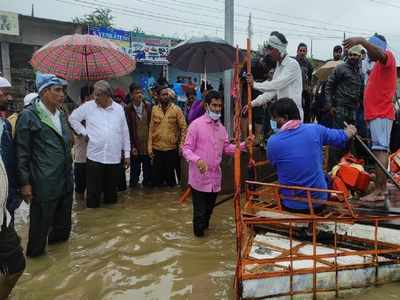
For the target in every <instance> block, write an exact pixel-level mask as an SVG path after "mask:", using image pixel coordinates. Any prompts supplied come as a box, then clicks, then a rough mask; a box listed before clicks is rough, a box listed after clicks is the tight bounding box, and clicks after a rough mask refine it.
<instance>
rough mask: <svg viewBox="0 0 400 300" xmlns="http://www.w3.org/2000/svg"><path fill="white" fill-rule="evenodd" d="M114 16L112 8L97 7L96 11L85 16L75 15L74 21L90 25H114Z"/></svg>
mask: <svg viewBox="0 0 400 300" xmlns="http://www.w3.org/2000/svg"><path fill="white" fill-rule="evenodd" d="M113 19H114V16H113V15H111V10H110V9H105V8H97V9H96V10H95V11H94V12H92V13H91V14H88V15H84V16H83V17H75V18H73V19H72V22H74V23H77V24H83V25H88V26H103V27H111V26H112V25H113V22H112V21H113Z"/></svg>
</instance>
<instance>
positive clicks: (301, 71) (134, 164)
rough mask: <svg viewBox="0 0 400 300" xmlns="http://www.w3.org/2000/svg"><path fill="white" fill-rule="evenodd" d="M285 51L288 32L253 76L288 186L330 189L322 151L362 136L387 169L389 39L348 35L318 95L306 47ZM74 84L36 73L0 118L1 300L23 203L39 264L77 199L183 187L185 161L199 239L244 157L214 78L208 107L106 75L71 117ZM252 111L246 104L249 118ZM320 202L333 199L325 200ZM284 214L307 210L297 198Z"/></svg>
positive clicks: (2, 103)
mask: <svg viewBox="0 0 400 300" xmlns="http://www.w3.org/2000/svg"><path fill="white" fill-rule="evenodd" d="M287 45H288V40H287V39H286V37H285V36H284V35H283V34H282V33H280V32H277V31H274V32H272V33H271V34H270V36H269V38H268V41H267V42H266V44H265V47H264V51H263V53H262V54H261V57H260V61H259V63H260V64H262V65H263V70H264V72H259V73H261V75H260V74H256V73H257V72H255V74H254V76H253V75H251V74H247V75H246V76H244V80H245V83H246V84H250V85H251V86H252V87H253V89H254V91H255V93H254V95H255V99H254V100H252V101H251V104H250V105H251V107H252V109H253V108H254V109H255V110H256V108H257V107H267V109H266V110H265V117H260V118H258V119H259V120H262V121H263V123H264V124H262V126H264V129H265V130H267V131H269V132H270V133H269V135H271V132H272V133H273V134H272V135H271V136H270V138H269V139H267V141H266V149H267V153H266V155H267V159H268V160H269V161H270V162H271V163H272V165H273V166H274V167H275V168H276V170H277V174H278V181H279V183H281V184H285V185H296V186H306V187H315V188H327V187H328V185H329V182H327V181H326V178H325V176H324V173H323V169H322V146H324V145H330V146H332V147H335V148H338V149H337V150H334V151H332V152H333V153H334V154H335V155H336V157H334V158H333V160H334V162H335V161H336V162H337V160H338V159H340V155H342V154H343V152H341V151H342V150H341V149H340V148H342V149H343V148H344V149H349V145H350V144H351V143H349V141H351V138H352V137H353V136H354V135H355V134H356V133H357V132H363V131H365V132H366V133H365V135H366V136H369V137H370V139H371V145H372V149H373V151H374V152H375V154H376V156H377V157H378V158H379V159H380V160H381V162H382V163H383V164H386V165H387V163H388V161H387V159H388V151H389V142H390V141H389V137H390V132H391V127H392V123H393V120H394V119H395V109H394V105H393V99H394V97H395V92H396V78H397V76H396V63H395V58H394V56H393V54H392V52H391V51H389V50H388V47H387V43H386V40H385V38H384V37H383V36H381V35H378V34H375V35H374V36H372V37H371V38H370V39H368V40H366V39H364V38H350V39H347V40H345V41H344V42H343V48H342V46H336V47H335V48H334V50H333V55H334V60H335V61H340V60H343V62H342V63H338V65H337V66H336V68H335V69H334V70H333V72H332V73H331V75H330V76H329V78H328V79H327V80H326V81H324V82H319V84H318V88H317V89H315V88H313V72H314V70H313V65H312V64H311V63H310V61H309V60H308V59H307V45H306V44H304V43H301V44H299V46H298V49H297V56H296V57H294V58H292V57H290V56H289V55H288V53H287ZM343 49H344V53H345V54H344V55H343V54H342V51H343ZM366 54H367V56H366ZM363 55H364V56H365V58H364V59H363ZM372 65H373V66H372ZM260 79H261V80H260ZM67 84H68V83H67V82H66V81H65V80H63V79H62V78H59V77H57V76H56V75H53V74H42V73H37V74H36V89H37V93H33V94H29V95H27V96H26V97H25V99H24V109H23V111H21V112H19V113H12V114H10V113H9V112H8V114H3V115H2V116H1V117H0V137H1V139H0V141H1V148H0V152H1V160H0V200H1V201H2V202H1V206H2V209H1V212H2V214H1V216H0V224H1V231H0V270H1V273H4V274H5V275H6V276H5V277H4V278H5V280H3V281H0V299H4V298H6V297H7V295H8V294H9V293H10V291H11V289H12V287H13V286H14V285H15V283H16V282H17V280H18V278H19V276H20V275H21V274H22V272H23V270H24V268H25V258H24V254H23V250H22V247H21V245H20V240H19V237H18V235H17V233H16V232H15V230H14V212H15V210H16V209H17V208H18V206H19V205H20V203H21V201H22V200H24V201H26V202H27V203H29V204H30V210H29V217H30V219H29V220H30V224H29V234H28V244H27V248H26V256H28V257H31V258H33V257H38V256H41V255H43V254H45V253H46V248H47V246H48V245H51V244H55V243H59V242H63V241H66V240H68V239H69V237H70V233H71V211H72V203H73V199H74V198H75V199H76V200H77V201H85V203H86V206H87V207H88V208H93V209H95V208H98V207H100V206H101V205H102V204H103V203H104V204H109V205H110V204H114V203H116V202H117V201H118V192H119V191H124V190H126V189H127V188H128V186H129V187H130V188H139V186H140V185H142V186H143V187H145V188H154V187H162V186H169V187H174V186H176V185H177V184H179V182H180V178H181V173H182V170H181V157H183V158H184V159H185V160H186V161H187V162H188V164H189V167H188V184H189V185H190V186H191V189H192V199H193V201H192V202H193V232H194V235H195V236H197V237H202V236H204V233H205V231H206V230H207V229H208V227H209V223H210V218H211V215H212V212H213V208H214V204H215V201H216V197H217V195H218V192H220V190H221V179H222V172H221V167H220V164H221V161H222V156H223V154H233V152H234V150H235V145H233V144H231V143H230V140H229V137H228V134H227V130H226V128H225V127H224V125H223V120H222V110H223V96H222V95H221V93H220V92H218V91H215V90H213V89H212V87H211V86H210V85H209V83H207V82H204V83H203V84H202V86H201V94H202V95H201V99H200V100H198V99H196V98H197V97H196V91H195V90H194V88H193V89H188V90H187V91H186V101H185V102H184V104H182V103H180V104H179V103H178V102H179V101H178V99H177V98H178V97H177V95H176V93H175V92H174V90H173V89H172V88H171V87H170V86H169V85H168V84H165V82H164V83H163V84H154V85H152V86H151V88H150V89H149V91H144V90H143V89H142V87H141V85H139V84H136V83H132V84H131V85H130V86H129V92H128V94H127V95H126V94H125V92H124V90H123V89H121V88H117V89H113V88H112V87H111V85H110V83H109V82H107V81H105V80H101V81H98V82H96V83H95V84H94V85H93V86H87V87H84V88H82V89H81V97H80V103H79V106H78V107H76V108H75V109H74V110H73V111H72V112H71V113H67V112H65V110H64V109H63V108H62V107H63V102H64V99H65V96H66V92H65V91H66V89H65V88H66V86H67ZM315 90H317V91H318V97H317V98H316V97H315V95H314V91H315ZM147 94H149V95H150V98H147V97H146V95H147ZM10 102H12V95H11V84H10V82H9V81H8V80H7V79H5V78H3V77H0V110H2V111H3V112H7V105H8V104H9V103H10ZM178 104H179V105H178ZM248 109H249V107H248V106H247V105H245V106H244V107H243V110H242V114H243V118H245V117H246V112H247V110H248ZM261 115H263V112H262V113H261ZM315 117H316V119H315ZM7 118H8V119H7ZM318 123H319V124H318ZM365 123H368V128H369V130H366V127H365V126H364V124H365ZM346 124H350V125H346ZM256 128H257V127H256ZM246 136H248V137H247V138H246V141H245V142H242V143H241V144H240V150H241V151H246V148H248V147H252V146H253V145H254V141H255V137H254V136H253V135H252V133H248V134H247V135H246ZM128 168H130V176H129V181H128V184H127V176H126V174H127V169H128ZM376 175H377V176H376V178H377V184H376V190H374V191H373V193H372V194H370V195H368V196H366V197H365V201H375V200H376V199H377V198H379V197H383V196H384V193H385V190H386V178H385V175H384V174H382V172H381V170H380V169H379V168H378V169H377V170H376ZM18 191H19V193H20V195H21V197H18V196H17V194H18V193H17V192H18ZM74 191H75V197H74ZM283 194H285V191H283ZM2 196H4V197H2ZM316 197H317V198H321V199H327V195H326V194H323V193H322V194H318V195H316ZM3 198H4V199H3ZM284 207H285V208H286V209H288V210H295V211H304V209H305V207H304V205H303V206H302V205H299V203H295V202H293V201H290V200H287V201H284ZM316 208H318V207H316Z"/></svg>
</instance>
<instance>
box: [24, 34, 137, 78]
mask: <svg viewBox="0 0 400 300" xmlns="http://www.w3.org/2000/svg"><path fill="white" fill-rule="evenodd" d="M31 64H32V66H33V67H34V68H35V69H36V70H38V71H40V72H43V73H50V74H54V75H57V76H60V77H62V78H64V79H67V80H101V79H109V78H113V77H120V76H123V75H126V74H128V73H130V72H132V71H133V70H134V69H135V67H136V62H135V60H134V59H132V58H131V57H130V56H129V55H127V54H125V53H124V52H122V51H121V50H120V49H119V48H118V47H117V46H116V45H115V44H114V43H112V42H111V41H109V40H106V39H102V38H100V37H98V36H95V35H88V34H74V35H65V36H62V37H60V38H58V39H56V40H54V41H51V42H50V43H48V44H47V45H45V46H43V47H42V48H40V49H39V50H38V51H36V52H35V53H34V54H33V57H32V59H31Z"/></svg>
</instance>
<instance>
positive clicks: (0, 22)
mask: <svg viewBox="0 0 400 300" xmlns="http://www.w3.org/2000/svg"><path fill="white" fill-rule="evenodd" d="M0 33H1V34H9V35H19V23H18V14H16V13H12V12H7V11H0Z"/></svg>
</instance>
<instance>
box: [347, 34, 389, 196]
mask: <svg viewBox="0 0 400 300" xmlns="http://www.w3.org/2000/svg"><path fill="white" fill-rule="evenodd" d="M357 44H360V45H361V46H363V47H364V48H365V49H366V50H367V52H368V57H369V59H370V60H371V61H373V62H375V64H374V67H373V68H372V71H371V73H370V75H369V77H368V82H367V86H366V88H365V92H364V119H365V121H367V122H368V126H369V129H370V132H371V142H372V150H373V151H374V154H375V155H376V156H377V158H378V159H379V160H380V161H381V162H382V164H383V165H384V166H387V165H388V151H389V143H390V133H391V130H392V125H393V121H394V119H395V108H394V105H393V99H394V97H395V94H396V88H397V70H396V59H395V57H394V54H393V53H392V52H391V51H390V50H388V49H387V42H386V39H385V37H384V36H382V35H379V34H374V35H373V36H372V37H370V38H369V39H368V40H366V39H365V38H361V37H354V38H350V39H347V40H345V41H344V42H343V45H344V47H345V48H346V49H350V48H351V47H353V46H354V45H357ZM386 181H387V179H386V176H385V173H384V172H383V171H382V170H381V169H380V168H379V167H378V166H376V189H375V191H373V192H372V193H371V194H370V195H367V196H365V197H364V198H363V201H370V202H372V203H373V202H375V201H382V200H384V195H385V192H386Z"/></svg>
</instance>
